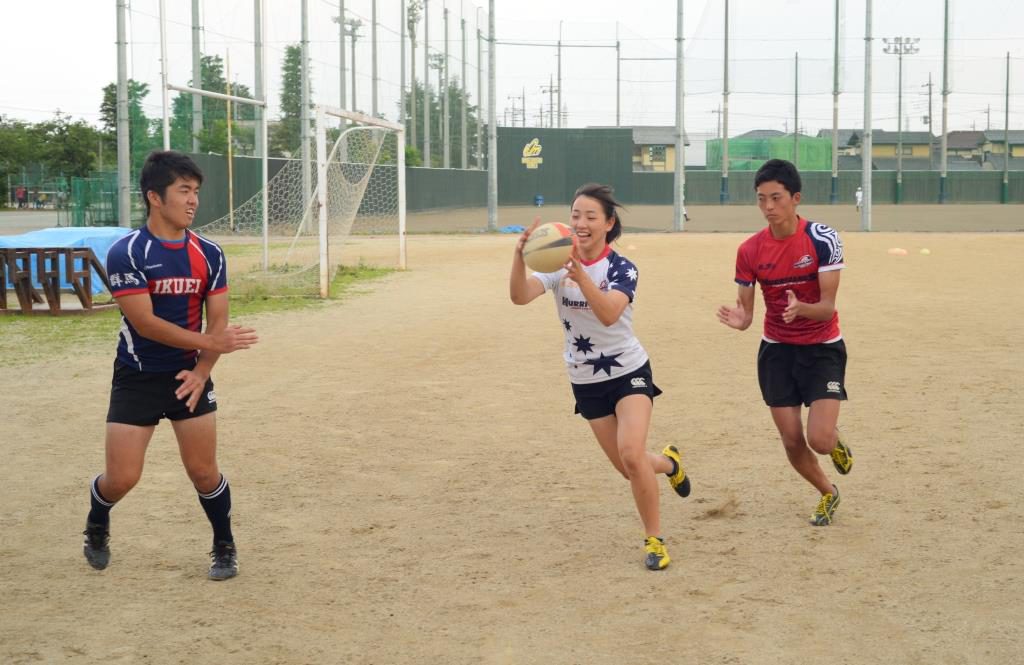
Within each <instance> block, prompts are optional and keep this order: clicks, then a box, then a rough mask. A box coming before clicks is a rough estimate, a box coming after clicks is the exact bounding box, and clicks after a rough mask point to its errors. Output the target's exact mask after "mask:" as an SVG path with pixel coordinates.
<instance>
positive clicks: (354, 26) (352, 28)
mask: <svg viewBox="0 0 1024 665" xmlns="http://www.w3.org/2000/svg"><path fill="white" fill-rule="evenodd" d="M345 26H346V27H347V28H348V32H347V33H346V34H348V36H349V37H350V38H351V42H350V48H351V49H352V51H351V53H352V110H353V111H358V110H359V101H358V97H356V42H357V41H358V40H359V28H361V27H362V26H363V22H362V21H361V20H359V19H357V18H350V19H346V20H345Z"/></svg>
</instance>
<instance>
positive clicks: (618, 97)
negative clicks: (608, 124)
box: [615, 21, 622, 127]
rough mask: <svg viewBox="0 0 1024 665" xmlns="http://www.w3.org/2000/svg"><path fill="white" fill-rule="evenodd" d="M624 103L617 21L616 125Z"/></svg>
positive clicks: (619, 123) (616, 24) (617, 24)
mask: <svg viewBox="0 0 1024 665" xmlns="http://www.w3.org/2000/svg"><path fill="white" fill-rule="evenodd" d="M621 104H622V45H621V44H620V43H619V22H618V21H616V22H615V126H616V127H620V126H621V124H622V123H621V122H620V118H621V116H620V110H621V109H620V107H621Z"/></svg>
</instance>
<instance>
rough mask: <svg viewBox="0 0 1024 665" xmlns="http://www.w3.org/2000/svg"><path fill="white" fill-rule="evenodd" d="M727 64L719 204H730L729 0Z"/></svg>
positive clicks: (726, 35)
mask: <svg viewBox="0 0 1024 665" xmlns="http://www.w3.org/2000/svg"><path fill="white" fill-rule="evenodd" d="M723 62H724V63H725V66H724V71H723V75H722V191H721V192H720V193H719V194H718V202H719V203H723V204H724V203H728V202H729V0H725V56H724V58H723Z"/></svg>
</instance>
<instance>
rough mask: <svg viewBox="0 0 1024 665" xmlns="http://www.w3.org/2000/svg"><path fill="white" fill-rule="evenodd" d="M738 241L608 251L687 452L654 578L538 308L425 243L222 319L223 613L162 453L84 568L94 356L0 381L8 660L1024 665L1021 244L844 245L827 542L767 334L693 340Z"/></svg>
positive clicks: (459, 244)
mask: <svg viewBox="0 0 1024 665" xmlns="http://www.w3.org/2000/svg"><path fill="white" fill-rule="evenodd" d="M911 210H918V209H917V208H912V209H911ZM957 210H963V211H964V212H965V213H970V216H971V218H981V219H984V220H988V219H990V217H989V216H988V215H978V214H976V211H977V209H976V208H970V209H968V208H962V209H959V208H958V209H957ZM736 211H737V212H740V209H736ZM1016 211H1017V214H1018V215H1019V213H1020V208H1019V207H1017V208H1016ZM754 213H755V214H756V211H754ZM743 214H744V215H745V216H746V217H747V218H748V219H750V222H751V226H752V228H756V227H757V226H758V224H759V223H758V220H757V218H756V216H755V215H754V214H751V211H749V210H747V211H744V213H743ZM922 214H925V213H922ZM702 216H703V215H702ZM506 218H507V219H508V221H507V222H505V223H514V222H513V221H512V215H511V214H510V215H507V216H506ZM822 218H823V219H824V216H822ZM697 219H700V218H699V217H698V218H697ZM627 223H628V222H627ZM845 224H846V222H840V223H837V226H839V227H840V228H844V225H845ZM743 237H744V234H740V233H726V232H723V233H714V234H711V233H707V234H700V233H693V234H689V233H688V234H675V235H669V234H634V233H627V234H626V235H625V236H624V237H623V238H622V240H621V241H620V250H621V251H622V252H623V253H624V254H625V255H627V256H628V257H629V258H631V259H632V260H634V261H635V262H636V263H637V265H638V266H639V268H640V283H639V289H638V299H637V302H636V310H635V321H636V328H637V332H638V335H639V337H640V339H641V341H642V342H643V343H644V345H645V346H646V348H647V350H648V351H649V353H650V355H651V357H652V362H653V367H654V373H655V380H656V381H657V383H658V385H659V386H660V387H661V388H662V389H663V390H664V391H665V394H664V395H663V396H662V397H659V398H658V400H657V406H656V408H655V413H654V420H653V426H652V431H651V436H650V442H649V446H650V448H652V449H660V448H661V447H662V446H664V445H666V444H667V443H675V444H677V445H679V446H680V447H681V449H682V450H683V454H684V460H685V462H686V466H687V469H688V471H689V472H690V474H691V477H692V479H693V483H694V492H693V494H692V495H691V497H690V498H689V499H686V500H682V499H679V498H678V497H676V496H675V494H674V493H673V492H672V491H671V489H670V488H668V487H667V485H665V484H663V490H662V492H661V501H662V512H663V518H662V521H663V525H664V530H665V536H666V538H667V543H668V546H669V549H670V552H671V554H672V557H673V563H672V565H671V566H670V567H669V568H668V569H667V570H665V571H663V572H658V573H651V572H648V571H647V570H645V569H644V567H643V564H642V536H643V533H642V530H641V527H640V523H639V519H638V517H637V515H636V511H635V509H634V507H633V503H632V498H631V495H630V491H629V485H628V483H627V482H626V481H624V480H622V479H621V478H620V477H618V476H617V474H616V473H615V472H614V470H613V469H612V468H611V466H610V464H609V463H608V462H607V461H606V460H605V459H604V457H603V455H602V453H601V451H600V449H599V448H598V446H597V444H596V443H595V441H594V440H593V438H592V436H591V434H590V432H589V428H587V426H586V424H585V423H584V421H582V420H581V419H580V418H579V417H576V416H573V415H572V399H571V394H570V391H569V387H568V384H567V380H566V378H565V375H564V370H563V368H562V367H561V364H560V353H561V348H560V342H561V333H560V329H559V323H558V321H557V318H556V315H555V313H554V311H553V305H552V303H551V301H550V297H549V296H547V297H544V298H543V299H541V300H539V301H538V302H535V303H533V304H531V305H530V306H528V307H515V306H513V305H511V304H510V303H509V301H508V297H507V273H508V265H509V259H510V256H511V252H512V243H513V242H514V238H513V236H507V235H474V236H466V235H462V236H458V235H424V236H414V237H411V238H410V240H409V264H410V270H409V271H407V272H403V273H395V274H393V275H391V276H390V277H388V278H386V279H385V280H383V281H380V282H375V283H372V284H370V285H368V286H367V287H366V288H365V293H362V294H361V295H358V296H355V297H352V298H348V299H346V300H344V301H342V302H337V303H332V304H329V305H327V306H324V307H322V308H317V309H312V310H306V311H302V312H298V313H294V312H293V313H286V314H284V313H282V314H266V315H261V316H258V317H250V318H249V319H247V320H245V321H243V322H244V323H248V324H252V325H253V326H255V327H256V328H258V330H259V332H260V334H261V342H260V344H259V346H258V347H257V348H254V349H252V350H250V351H246V352H240V353H238V354H235V355H231V356H226V357H224V358H222V359H221V362H220V364H219V365H218V367H217V369H216V371H215V374H214V379H215V381H216V383H217V393H218V397H219V403H220V411H219V413H218V419H219V427H220V433H221V446H220V461H221V465H222V468H223V470H224V472H225V473H226V475H227V477H228V478H229V480H230V481H231V484H232V494H233V500H234V529H235V535H236V538H237V542H238V545H239V550H240V561H241V574H240V576H239V577H238V578H237V579H235V580H232V581H229V582H225V583H219V584H218V583H212V582H208V581H207V580H206V579H205V574H206V566H207V559H206V556H205V552H206V550H207V549H208V546H209V537H210V536H209V534H210V531H209V526H208V524H207V522H206V519H205V516H204V515H203V513H202V510H201V508H200V506H199V503H198V501H197V499H196V498H195V494H194V492H193V490H192V488H191V487H190V484H189V482H188V479H187V478H186V476H185V474H184V472H183V470H182V469H181V466H180V462H179V460H178V456H177V452H176V446H175V444H174V441H173V435H172V432H171V429H170V427H168V426H167V425H166V424H163V425H161V426H160V427H159V428H158V429H157V434H156V436H155V437H154V440H153V443H152V444H151V446H150V450H149V454H148V466H147V468H146V472H145V474H144V476H143V479H142V481H141V483H140V484H139V486H138V487H137V488H136V489H135V490H134V491H133V492H132V493H131V494H130V495H128V497H127V498H126V499H124V500H123V501H122V502H121V503H120V504H119V505H118V506H117V507H116V508H115V510H114V511H113V513H112V520H113V522H112V530H113V540H112V543H111V548H112V551H113V560H112V563H111V565H110V567H109V568H108V569H107V570H106V571H103V572H96V571H93V570H91V569H90V568H89V567H88V566H87V564H86V563H85V561H84V559H83V558H82V555H81V544H80V543H81V536H80V535H79V534H80V531H81V529H82V527H83V523H84V519H85V514H86V511H87V508H88V490H87V484H88V482H89V480H90V479H91V478H92V476H93V475H94V474H96V473H97V472H99V471H100V470H101V469H102V463H103V452H102V450H103V448H102V440H103V415H104V413H105V410H106V402H107V394H108V386H109V381H110V365H111V354H112V353H113V348H114V343H115V335H116V331H115V330H114V329H111V331H110V339H109V343H106V342H104V343H89V344H87V345H85V346H83V347H79V348H75V349H74V350H69V352H68V353H67V354H66V355H65V356H63V357H59V358H56V357H55V358H52V359H48V360H46V361H45V362H38V363H33V364H31V365H30V366H21V367H17V368H15V369H11V368H3V367H0V372H2V374H3V377H2V379H3V380H2V381H0V385H3V386H4V388H5V393H4V398H3V403H2V406H0V409H2V411H0V414H2V415H0V426H2V429H0V439H2V444H3V451H4V457H5V459H4V468H5V469H6V471H5V473H4V482H3V485H2V490H0V492H2V494H0V496H2V499H3V501H2V505H3V506H4V510H3V511H0V528H2V529H3V534H4V537H3V538H2V539H0V561H2V562H3V565H2V566H0V586H2V588H3V593H2V594H0V662H4V663H95V662H104V663H197V662H221V663H317V664H319V663H325V664H327V663H367V664H368V663H373V664H390V663H403V664H405V663H408V664H419V663H422V664H428V663H429V664H436V663H445V664H447V663H473V664H476V663H499V664H513V663H516V664H518V663H538V664H549V663H559V664H561V663H581V664H582V663H586V664H595V663H598V664H603V663H607V664H609V665H613V664H614V665H621V664H624V663H648V662H661V661H664V662H672V663H687V664H690V663H692V664H705V663H722V664H726V663H729V664H733V663H735V664H748V663H752V664H780V665H781V664H791V663H833V664H848V663H858V664H860V663H865V664H867V663H897V664H921V665H924V664H929V665H931V664H936V663H942V664H946V663H948V664H956V665H961V664H993V665H996V664H999V665H1002V664H1008V663H1014V662H1020V658H1021V656H1020V654H1021V653H1022V651H1024V628H1022V626H1024V608H1022V605H1021V603H1020V599H1021V597H1022V596H1024V573H1022V572H1021V568H1020V565H1019V563H1018V561H1017V558H1016V555H1017V553H1019V552H1021V551H1024V530H1022V529H1021V528H1020V520H1019V503H1020V501H1019V498H1020V490H1019V486H1020V477H1021V475H1022V471H1024V464H1022V462H1021V458H1020V457H1018V456H1017V455H1016V452H1015V451H1016V448H1017V447H1018V446H1020V444H1021V441H1022V439H1024V417H1022V408H1021V396H1022V394H1024V378H1022V377H1024V360H1022V358H1024V356H1022V355H1021V353H1020V350H1019V345H1020V340H1021V339H1022V337H1024V324H1022V322H1021V318H1020V314H1019V310H1020V305H1021V295H1020V289H1019V285H1018V284H1017V279H1018V277H1019V273H1020V266H1021V256H1022V255H1024V235H1022V234H1013V233H984V234H982V233H960V234H953V233H946V232H934V233H886V232H876V233H870V234H867V233H855V232H848V233H844V234H843V239H844V242H845V246H846V256H847V261H848V267H847V269H846V270H844V271H843V276H842V286H841V288H840V293H839V310H840V317H841V325H842V328H843V332H844V335H845V337H846V340H847V345H848V349H849V354H850V360H849V370H848V375H847V383H848V386H849V391H850V397H851V399H850V401H849V402H847V403H846V404H844V406H843V411H842V416H841V424H842V426H843V427H844V431H845V432H846V433H847V435H848V436H849V438H850V440H851V445H852V447H853V451H854V453H855V458H856V463H855V467H854V470H853V472H852V474H851V475H849V476H847V477H844V478H840V479H839V480H838V481H837V482H838V484H839V486H840V488H841V490H842V496H843V503H842V506H841V508H840V509H839V511H838V513H837V518H836V522H835V524H834V525H833V526H831V527H828V528H813V527H811V526H809V525H807V523H806V518H807V516H808V515H809V514H810V512H811V510H812V509H813V507H814V505H815V503H816V499H817V497H816V496H815V492H814V490H813V489H812V488H811V487H810V486H809V485H808V484H807V483H805V482H804V481H802V480H800V479H799V477H798V476H797V475H796V473H795V472H794V471H793V470H792V469H791V468H790V467H789V465H788V463H787V462H786V458H785V455H784V453H783V450H782V446H781V444H780V442H779V441H778V438H777V435H776V433H775V431H774V429H773V427H772V424H771V421H770V418H769V415H768V412H767V409H766V408H765V407H764V405H763V404H762V403H761V401H760V396H759V393H758V389H757V384H756V375H755V364H754V363H755V353H756V349H757V344H758V338H759V335H758V332H757V331H756V330H748V331H746V332H745V333H739V332H736V331H733V330H730V329H727V328H725V327H723V326H722V325H720V324H719V323H718V322H717V320H716V319H715V315H714V312H715V309H716V308H717V307H718V306H719V305H720V304H723V303H731V302H732V301H733V299H734V298H735V285H734V284H733V282H732V267H733V260H734V256H735V250H736V246H737V245H738V243H739V242H740V241H741V240H742V238H743ZM391 246H392V241H391V240H388V241H387V248H386V249H384V248H383V247H382V246H381V241H377V240H374V239H370V238H356V239H354V240H353V241H352V243H351V245H350V249H349V251H350V252H351V253H352V255H353V256H355V255H359V256H365V257H373V256H375V255H377V254H378V253H379V254H380V255H381V256H385V255H388V254H389V253H390V252H391V249H390V248H391ZM892 247H901V248H905V249H906V250H907V251H908V253H907V255H905V256H893V255H890V254H888V253H887V250H888V249H889V248H892ZM922 248H928V249H929V250H930V252H931V253H930V254H928V255H923V254H921V253H920V250H921V249H922ZM762 313H763V307H762V305H761V303H760V302H759V303H758V311H757V316H758V320H759V317H760V315H761V314H762ZM756 327H757V326H755V328H756ZM0 342H2V340H0ZM0 355H2V354H0ZM827 472H828V473H829V475H830V476H833V475H834V472H833V470H832V469H831V466H830V465H829V466H828V467H827Z"/></svg>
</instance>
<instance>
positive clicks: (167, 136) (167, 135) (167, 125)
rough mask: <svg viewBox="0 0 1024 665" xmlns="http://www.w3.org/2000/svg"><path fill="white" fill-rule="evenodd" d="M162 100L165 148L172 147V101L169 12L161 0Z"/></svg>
mask: <svg viewBox="0 0 1024 665" xmlns="http://www.w3.org/2000/svg"><path fill="white" fill-rule="evenodd" d="M160 101H161V107H162V111H163V133H164V150H170V149H171V122H170V109H169V107H170V103H169V101H168V93H167V13H166V12H165V9H164V0H160Z"/></svg>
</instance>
